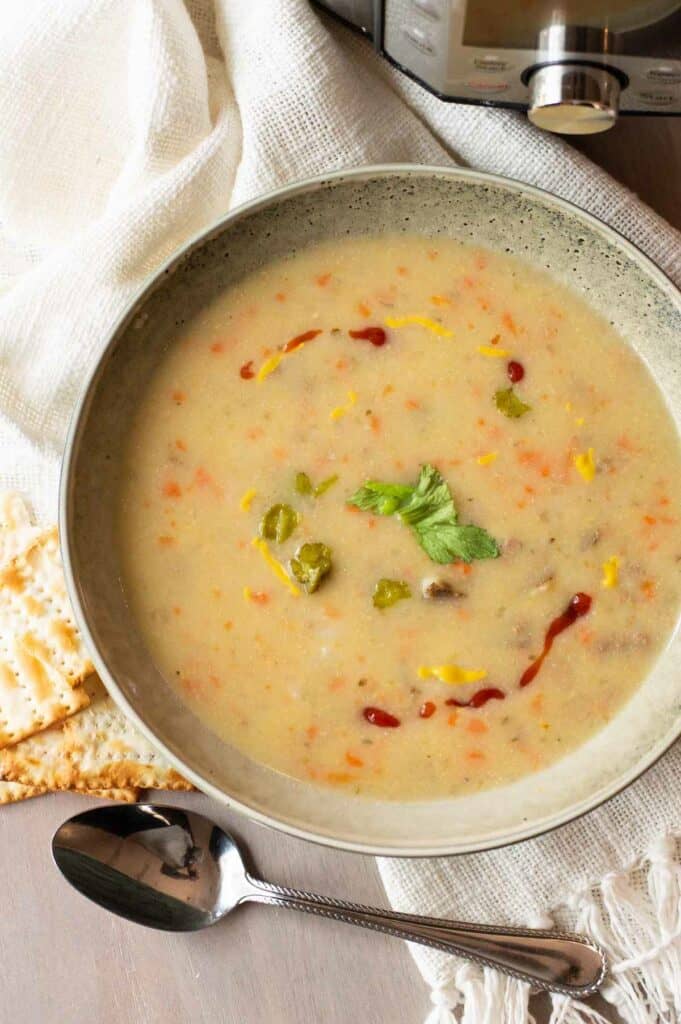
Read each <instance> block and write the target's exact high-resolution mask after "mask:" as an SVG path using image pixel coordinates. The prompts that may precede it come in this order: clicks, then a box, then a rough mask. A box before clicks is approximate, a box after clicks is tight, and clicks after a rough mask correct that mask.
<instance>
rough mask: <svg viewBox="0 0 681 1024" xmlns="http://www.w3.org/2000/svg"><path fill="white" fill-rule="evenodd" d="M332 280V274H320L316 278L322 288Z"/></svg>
mask: <svg viewBox="0 0 681 1024" xmlns="http://www.w3.org/2000/svg"><path fill="white" fill-rule="evenodd" d="M330 280H331V274H320V275H319V277H316V278H315V284H318V285H319V287H320V288H325V287H326V285H327V284H328V283H329V281H330Z"/></svg>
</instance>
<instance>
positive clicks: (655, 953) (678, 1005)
mask: <svg viewBox="0 0 681 1024" xmlns="http://www.w3.org/2000/svg"><path fill="white" fill-rule="evenodd" d="M556 917H557V918H559V919H560V921H561V927H562V926H564V925H565V924H566V921H565V918H566V917H567V918H568V919H569V921H568V922H567V923H569V926H570V927H574V929H575V930H576V931H580V932H584V933H586V934H588V935H590V936H591V937H592V938H593V939H594V940H595V941H596V942H597V943H598V944H599V945H600V946H601V947H602V948H603V950H604V951H605V953H606V955H607V957H608V962H609V964H610V970H609V974H608V978H607V980H606V984H605V985H604V986H603V988H602V990H601V995H602V996H603V998H604V999H605V1000H607V1001H608V1002H609V1003H611V1004H612V1005H613V1006H614V1007H615V1008H616V1009H617V1012H618V1013H619V1015H620V1017H621V1018H622V1020H623V1021H624V1022H625V1024H678V1022H679V1021H681V863H680V860H679V850H678V839H677V837H676V836H673V835H666V836H661V837H659V838H658V839H656V840H655V841H654V842H653V843H652V845H651V847H650V848H649V850H648V852H647V854H646V855H645V856H644V857H643V858H641V859H640V860H638V861H636V862H635V863H634V864H632V865H630V866H629V867H628V868H625V869H623V870H622V871H618V872H611V873H609V874H607V875H606V876H605V877H604V878H603V879H601V881H600V882H599V883H598V884H597V885H595V886H592V887H591V888H590V889H588V890H586V891H585V892H583V893H579V894H576V895H575V896H574V897H572V898H571V899H570V901H569V904H568V905H567V906H566V907H563V908H560V909H557V910H556ZM547 926H550V923H549V922H548V921H542V927H547ZM529 997H530V988H529V986H528V985H527V984H525V983H524V982H520V981H515V980H514V979H512V978H507V977H504V975H502V974H499V973H498V972H496V971H492V970H489V969H488V968H482V967H478V966H477V965H475V964H468V963H466V964H461V963H460V962H458V966H457V962H456V961H454V969H453V971H452V969H451V968H450V969H449V970H447V971H444V972H441V974H440V979H439V984H437V985H436V987H435V988H434V989H433V991H432V993H431V999H432V1002H433V1003H434V1006H433V1009H432V1010H431V1012H430V1013H429V1015H428V1017H427V1018H426V1022H425V1024H534V1018H533V1017H532V1015H531V1013H530V1009H529ZM549 1024H608V1022H607V1020H606V1018H605V1017H603V1015H602V1014H601V1013H599V1012H598V1010H596V1009H594V1008H593V1007H592V1006H589V1005H588V1004H587V1003H586V1002H582V1001H580V1000H575V999H571V998H569V997H567V996H561V995H554V996H552V997H551V1017H550V1021H549Z"/></svg>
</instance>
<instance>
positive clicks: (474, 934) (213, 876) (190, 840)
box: [52, 804, 606, 996]
mask: <svg viewBox="0 0 681 1024" xmlns="http://www.w3.org/2000/svg"><path fill="white" fill-rule="evenodd" d="M52 853H53V855H54V859H55V862H56V864H57V867H58V868H59V870H60V871H61V872H62V874H63V875H64V877H65V878H66V879H67V881H69V882H70V883H71V885H73V886H74V887H75V888H76V889H78V891H79V892H81V893H82V894H83V895H84V896H87V897H88V898H89V899H91V900H93V901H94V902H95V903H98V904H99V905H100V906H102V907H105V908H106V909H107V910H111V911H113V913H115V914H119V915H120V916H121V917H125V918H128V920H130V921H136V922H137V923H138V924H144V925H148V926H149V927H152V928H161V929H164V930H165V931H177V932H184V931H197V930H198V929H199V928H206V927H207V926H208V925H211V924H215V922H216V921H219V920H220V919H221V918H223V917H225V916H226V915H227V914H228V913H229V912H230V911H231V910H234V909H235V907H238V906H239V904H240V903H247V902H250V901H255V902H257V903H272V904H274V905H276V906H280V907H292V908H293V909H294V910H302V911H305V912H306V913H309V914H321V915H322V916H323V917H330V918H333V919H334V920H336V921H347V922H348V923H349V924H358V925H362V926H363V927H364V928H372V929H373V930H374V931H378V932H386V933H387V934H388V935H395V936H397V937H398V938H401V939H409V940H410V941H411V942H420V943H421V944H422V945H424V946H432V947H434V948H435V949H440V950H442V951H443V952H445V953H453V954H454V955H455V956H460V957H465V958H466V959H468V960H474V961H475V962H476V963H479V964H484V965H486V966H487V967H494V968H496V969H497V970H500V971H504V972H505V973H506V974H511V975H513V976H514V977H516V978H520V979H521V980H522V981H527V982H529V983H530V984H531V985H534V986H536V987H537V988H540V989H550V990H552V991H554V992H562V993H565V994H566V995H571V996H587V995H591V994H592V993H593V992H595V991H596V990H597V989H598V988H599V986H600V985H601V983H602V982H603V979H604V977H605V973H606V962H605V958H604V956H603V953H602V952H601V950H600V949H599V948H598V947H597V946H596V945H595V944H594V943H593V942H591V941H590V940H589V939H588V938H586V937H583V936H579V935H567V934H560V933H558V932H550V931H538V930H534V929H530V928H496V927H492V926H487V925H478V924H462V923H461V922H455V921H444V920H441V919H439V918H435V917H417V916H416V915H413V914H397V913H394V912H393V911H389V910H378V909H375V908H372V907H363V906H358V905H356V904H352V903H346V902H344V901H343V900H333V899H326V898H325V897H323V896H317V895H316V894H315V893H310V892H300V891H298V890H295V889H287V888H284V887H283V886H279V885H272V884H271V883H270V882H263V881H261V880H260V879H258V878H254V877H253V876H252V875H251V874H249V872H248V871H247V870H246V867H245V865H244V862H243V860H242V858H241V853H240V851H239V848H238V846H237V845H236V842H235V841H234V839H233V838H232V836H230V835H228V834H227V833H226V832H223V831H222V829H221V828H219V827H218V826H217V825H216V824H215V823H214V822H212V821H209V819H208V818H204V817H203V815H201V814H194V813H193V812H192V811H186V810H183V809H182V808H179V807H164V806H162V805H158V804H135V805H125V804H119V805H116V804H113V805H111V806H110V807H95V808H93V809H92V810H89V811H85V812H83V813H82V814H76V815H75V817H73V818H70V819H69V820H68V821H66V822H64V824H63V825H62V826H61V827H60V828H59V829H57V831H56V833H55V835H54V838H53V839H52Z"/></svg>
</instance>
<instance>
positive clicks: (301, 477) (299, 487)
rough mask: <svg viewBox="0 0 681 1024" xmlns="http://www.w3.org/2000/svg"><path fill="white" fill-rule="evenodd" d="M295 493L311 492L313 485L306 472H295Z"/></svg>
mask: <svg viewBox="0 0 681 1024" xmlns="http://www.w3.org/2000/svg"><path fill="white" fill-rule="evenodd" d="M294 486H295V489H296V494H312V492H313V491H314V487H313V486H312V481H311V480H310V478H309V476H308V475H307V473H296V482H295V484H294Z"/></svg>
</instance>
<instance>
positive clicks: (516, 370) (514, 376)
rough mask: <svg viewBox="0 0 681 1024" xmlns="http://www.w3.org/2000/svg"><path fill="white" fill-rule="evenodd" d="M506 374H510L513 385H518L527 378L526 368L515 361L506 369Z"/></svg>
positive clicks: (509, 377)
mask: <svg viewBox="0 0 681 1024" xmlns="http://www.w3.org/2000/svg"><path fill="white" fill-rule="evenodd" d="M506 373H507V374H508V379H509V380H510V382H511V384H517V383H518V381H520V380H522V379H523V377H524V376H525V367H524V366H523V364H522V363H518V362H516V360H515V359H512V360H511V361H510V363H509V364H508V366H507V367H506Z"/></svg>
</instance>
